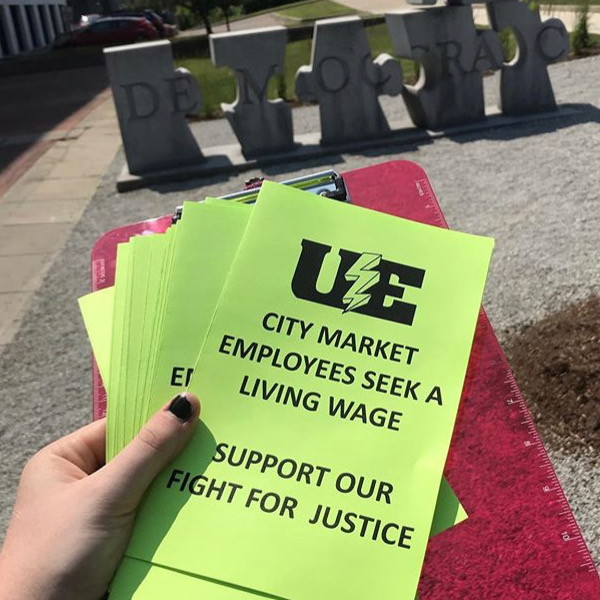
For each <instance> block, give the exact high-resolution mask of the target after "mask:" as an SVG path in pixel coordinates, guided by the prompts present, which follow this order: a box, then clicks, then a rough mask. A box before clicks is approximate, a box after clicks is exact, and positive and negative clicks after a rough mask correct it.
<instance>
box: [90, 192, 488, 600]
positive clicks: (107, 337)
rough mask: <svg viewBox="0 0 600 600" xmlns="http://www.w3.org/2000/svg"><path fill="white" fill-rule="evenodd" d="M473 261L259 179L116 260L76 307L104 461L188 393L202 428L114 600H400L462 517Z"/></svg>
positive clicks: (122, 572)
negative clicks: (237, 200) (456, 439)
mask: <svg viewBox="0 0 600 600" xmlns="http://www.w3.org/2000/svg"><path fill="white" fill-rule="evenodd" d="M492 247H493V241H492V240H491V239H488V238H482V237H478V236H473V235H468V234H463V233H458V232H452V231H448V230H445V229H440V228H436V227H432V226H428V225H423V224H419V223H415V222H412V221H407V220H404V219H399V218H396V217H392V216H389V215H385V214H381V213H378V212H375V211H370V210H367V209H363V208H359V207H355V206H351V205H348V204H344V203H339V202H335V201H332V200H330V199H326V198H322V197H319V196H316V195H313V194H310V193H308V192H303V191H299V190H297V189H293V188H290V187H286V186H282V185H278V184H274V183H271V182H266V183H264V184H263V186H262V188H261V191H260V193H259V196H258V200H257V202H256V204H255V205H254V206H253V207H249V206H237V205H233V204H228V203H227V202H226V201H215V200H210V201H207V202H205V203H203V204H186V205H185V206H184V210H183V217H182V219H181V221H180V222H178V223H177V224H176V225H175V226H173V227H171V228H170V229H169V230H168V231H167V233H165V234H159V235H155V236H150V238H148V239H144V238H143V237H141V238H133V239H132V240H131V241H130V242H129V243H128V244H124V245H122V246H121V247H120V248H119V253H118V261H117V273H116V284H115V288H114V289H113V290H111V291H110V292H109V291H106V290H104V291H103V292H100V293H96V294H92V295H90V296H88V297H85V298H83V299H82V300H81V304H82V311H83V313H84V319H85V321H86V325H87V327H88V331H89V333H90V338H91V340H92V345H93V347H94V351H95V354H96V358H97V360H98V363H99V365H100V368H101V373H102V377H103V378H104V380H105V385H106V387H107V389H108V415H107V428H108V434H107V458H108V459H110V458H111V457H112V456H114V455H115V453H117V452H118V451H119V450H120V449H121V448H122V447H123V445H125V444H126V443H127V442H128V441H129V440H130V439H131V438H132V436H133V435H135V433H136V432H137V431H138V430H139V428H140V427H141V426H142V425H143V423H144V422H145V420H146V419H147V418H148V416H149V415H150V414H151V413H152V412H153V411H154V410H156V409H157V408H158V407H159V406H161V405H162V404H164V403H165V402H166V401H167V400H168V398H169V396H172V395H174V394H175V393H177V392H178V391H181V389H185V387H188V388H189V390H190V391H191V392H193V393H195V394H196V395H198V396H199V398H200V399H201V403H202V415H201V421H202V422H201V423H200V426H199V427H198V428H197V431H196V433H195V435H194V437H193V439H192V440H191V442H190V443H189V445H188V446H187V447H186V449H185V450H184V451H183V452H182V453H181V455H180V456H179V457H178V458H177V459H176V460H175V461H174V462H173V464H172V465H170V466H169V467H168V468H167V469H166V470H165V471H164V472H163V473H162V474H161V475H160V476H159V477H158V478H157V479H156V480H155V482H154V484H153V485H152V486H151V488H150V490H149V492H148V494H147V497H146V499H145V501H144V503H143V505H142V506H141V508H140V510H139V513H138V519H137V522H136V526H135V529H134V531H133V535H132V538H131V541H130V544H129V547H128V549H127V552H126V557H125V558H124V560H123V561H122V563H121V566H120V567H119V570H118V572H117V575H116V577H115V580H114V582H113V585H112V588H111V598H112V599H113V600H124V599H126V598H135V599H136V600H151V599H159V598H160V599H163V598H165V597H173V598H177V599H178V600H186V599H192V598H200V597H206V598H213V599H219V600H220V599H223V600H229V599H234V598H238V599H242V598H255V597H257V596H258V597H269V598H284V599H288V600H321V599H322V600H325V599H327V600H329V599H331V598H344V599H357V600H358V599H361V600H362V599H364V598H377V599H381V600H387V599H390V600H392V599H394V600H413V599H414V598H415V594H416V591H417V585H418V581H419V576H420V573H421V568H422V565H423V560H424V556H425V551H426V548H427V542H428V539H429V537H430V535H434V534H436V533H438V532H439V531H441V530H443V529H445V528H448V527H451V526H453V525H455V524H457V523H459V522H460V521H462V520H463V519H464V518H466V515H465V513H464V511H462V508H461V507H460V505H459V503H458V501H457V499H456V497H455V496H454V494H453V493H452V490H451V489H450V487H449V486H448V484H447V483H446V482H445V481H444V480H443V478H442V473H443V468H444V464H445V461H446V456H447V453H448V449H449V445H450V439H451V436H452V431H453V428H454V422H455V419H456V414H457V411H458V406H459V400H460V396H461V391H462V387H463V382H464V377H465V372H466V368H467V362H468V358H469V354H470V350H471V345H472V341H473V336H474V331H475V325H476V322H477V317H478V313H479V308H480V304H481V298H482V294H483V289H484V285H485V279H486V275H487V270H488V266H489V261H490V258H491V252H492ZM106 323H109V324H110V325H109V326H108V327H107V326H106V325H105V326H102V324H106ZM107 331H109V332H110V334H109V333H107ZM99 354H102V356H99Z"/></svg>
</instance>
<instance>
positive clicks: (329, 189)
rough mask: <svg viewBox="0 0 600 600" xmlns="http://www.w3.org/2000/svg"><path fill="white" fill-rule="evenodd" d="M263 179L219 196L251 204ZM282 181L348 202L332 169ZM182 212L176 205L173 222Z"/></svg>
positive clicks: (254, 179)
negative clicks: (237, 190) (238, 190)
mask: <svg viewBox="0 0 600 600" xmlns="http://www.w3.org/2000/svg"><path fill="white" fill-rule="evenodd" d="M264 180H265V178H264V177H253V178H252V179H248V180H247V181H246V189H244V190H242V191H241V192H234V193H233V194H226V195H225V196H220V198H222V199H223V200H231V201H232V202H243V203H244V204H253V203H254V202H256V197H257V196H258V192H259V190H260V186H261V185H262V182H263V181H264ZM282 183H283V184H284V185H291V186H292V187H295V188H298V189H301V190H304V191H306V192H311V193H313V194H317V195H319V196H324V197H325V198H331V199H332V200H337V201H338V202H350V196H349V195H348V189H347V188H346V184H345V183H344V179H343V177H342V176H341V175H340V174H339V173H336V172H335V171H334V170H333V169H329V170H327V171H319V172H318V173H312V174H310V175H303V176H302V177H295V178H294V179H288V180H287V181H283V182H282ZM201 202H203V200H201ZM182 212H183V206H178V207H177V209H176V211H175V214H174V215H173V219H172V222H173V223H177V221H179V219H181V215H182Z"/></svg>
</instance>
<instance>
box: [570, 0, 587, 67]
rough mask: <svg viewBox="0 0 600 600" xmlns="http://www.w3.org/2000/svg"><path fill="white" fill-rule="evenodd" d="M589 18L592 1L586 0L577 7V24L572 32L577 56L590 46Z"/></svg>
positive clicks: (572, 45)
mask: <svg viewBox="0 0 600 600" xmlns="http://www.w3.org/2000/svg"><path fill="white" fill-rule="evenodd" d="M589 18H590V3H589V0H585V1H584V2H583V3H582V4H581V5H580V6H579V8H578V9H577V24H576V25H575V29H574V30H573V33H572V34H571V48H572V49H573V54H574V55H575V56H581V55H582V54H583V51H584V50H585V49H586V48H589V47H590V32H589V27H588V26H589Z"/></svg>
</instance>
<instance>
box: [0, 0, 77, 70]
mask: <svg viewBox="0 0 600 600" xmlns="http://www.w3.org/2000/svg"><path fill="white" fill-rule="evenodd" d="M65 9H66V1H65V0H0V58H6V57H9V56H15V55H17V54H21V53H22V52H29V51H30V50H34V49H35V48H41V47H44V46H49V45H50V44H52V42H53V41H54V40H55V39H56V37H57V36H59V35H60V34H61V33H63V32H64V31H66V29H67V24H66V23H67V20H66V19H65V16H66V15H65Z"/></svg>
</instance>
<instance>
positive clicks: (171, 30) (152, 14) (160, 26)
mask: <svg viewBox="0 0 600 600" xmlns="http://www.w3.org/2000/svg"><path fill="white" fill-rule="evenodd" d="M109 16H111V17H145V18H146V19H148V21H150V23H152V25H154V27H155V28H156V31H158V33H159V35H160V37H161V38H171V37H174V36H175V35H177V33H178V29H177V27H176V26H174V25H169V23H165V20H164V19H163V18H162V17H161V16H160V15H159V14H158V13H157V12H156V11H154V10H150V9H146V10H141V11H135V10H117V11H115V12H112V13H110V15H109Z"/></svg>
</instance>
